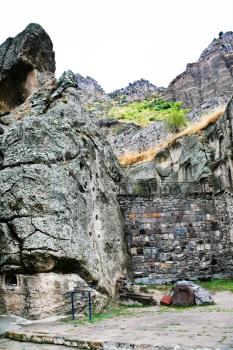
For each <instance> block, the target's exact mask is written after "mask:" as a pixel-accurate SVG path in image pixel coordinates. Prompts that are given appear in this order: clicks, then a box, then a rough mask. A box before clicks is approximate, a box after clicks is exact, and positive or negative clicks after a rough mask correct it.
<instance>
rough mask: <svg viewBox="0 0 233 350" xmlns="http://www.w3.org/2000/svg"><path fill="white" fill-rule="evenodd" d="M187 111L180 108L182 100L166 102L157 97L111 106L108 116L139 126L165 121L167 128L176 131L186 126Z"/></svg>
mask: <svg viewBox="0 0 233 350" xmlns="http://www.w3.org/2000/svg"><path fill="white" fill-rule="evenodd" d="M187 112H188V110H187V109H183V108H182V102H168V101H165V100H163V99H162V98H158V97H157V98H150V99H146V100H144V101H137V102H131V103H129V104H127V105H125V106H116V107H112V108H111V109H110V110H109V112H108V116H109V117H111V118H115V119H118V120H123V121H128V122H133V123H136V124H138V125H141V126H146V125H148V124H150V123H151V122H155V121H165V122H166V124H167V126H168V128H169V129H171V130H174V131H177V130H179V129H181V128H182V127H184V126H186V124H187V118H186V115H187Z"/></svg>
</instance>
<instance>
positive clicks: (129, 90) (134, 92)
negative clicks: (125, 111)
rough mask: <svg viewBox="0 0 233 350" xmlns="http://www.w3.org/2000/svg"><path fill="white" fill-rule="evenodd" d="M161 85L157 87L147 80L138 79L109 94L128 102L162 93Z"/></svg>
mask: <svg viewBox="0 0 233 350" xmlns="http://www.w3.org/2000/svg"><path fill="white" fill-rule="evenodd" d="M164 90H165V89H164V88H163V87H157V86H155V85H154V84H152V83H150V82H149V81H148V80H145V79H140V80H136V81H134V82H133V83H130V84H129V85H128V86H127V87H125V88H122V89H118V90H115V91H113V92H111V93H110V94H109V96H110V97H111V98H112V99H113V100H117V101H119V100H120V101H121V102H122V103H129V102H133V101H140V100H144V99H145V98H148V97H150V96H154V95H158V94H162V93H163V92H164Z"/></svg>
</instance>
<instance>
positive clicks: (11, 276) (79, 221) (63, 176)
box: [0, 24, 126, 318]
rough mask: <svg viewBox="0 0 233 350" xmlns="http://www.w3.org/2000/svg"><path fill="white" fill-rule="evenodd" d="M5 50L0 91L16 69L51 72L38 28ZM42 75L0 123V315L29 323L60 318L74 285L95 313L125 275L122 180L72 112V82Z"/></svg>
mask: <svg viewBox="0 0 233 350" xmlns="http://www.w3.org/2000/svg"><path fill="white" fill-rule="evenodd" d="M41 41H42V42H41ZM8 42H9V48H8V49H6V50H5V58H3V59H2V70H1V72H2V74H1V77H2V83H4V81H8V80H9V79H11V77H12V72H16V73H17V74H18V71H17V70H15V67H16V66H17V67H20V70H21V68H22V66H21V65H22V64H23V65H26V66H27V67H28V69H29V71H30V70H31V71H36V72H39V73H42V74H44V73H47V72H48V73H49V75H50V73H52V72H53V71H54V69H55V66H54V55H53V52H52V43H51V41H50V39H49V37H48V36H47V34H46V33H45V32H44V30H43V29H42V28H41V27H40V26H39V25H34V24H33V25H29V26H28V27H27V28H26V30H25V31H24V32H22V33H20V34H19V35H18V36H17V37H16V38H15V39H9V40H8ZM3 46H4V47H5V46H6V44H3ZM12 50H13V51H15V56H13V53H12ZM0 57H1V56H0ZM7 67H9V69H8V70H7ZM21 71H22V70H21ZM7 73H8V75H7ZM50 76H51V78H52V80H53V84H52V85H51V84H47V85H43V84H42V85H39V86H38V87H37V89H36V91H35V92H34V93H33V94H31V95H30V96H29V97H28V98H27V100H26V101H25V103H23V104H20V102H23V101H24V99H22V100H19V101H18V102H17V104H16V105H14V104H11V105H10V104H8V107H11V108H12V110H11V112H10V113H5V114H4V115H2V116H1V120H0V122H1V133H0V271H1V273H0V279H1V289H0V293H1V295H2V299H1V303H0V312H4V313H6V312H11V313H16V314H20V315H23V316H26V317H30V318H38V317H45V316H46V315H48V314H53V313H59V312H63V313H64V312H66V311H67V310H68V309H67V308H68V307H70V306H69V302H68V303H67V301H66V298H67V294H66V293H67V292H69V291H70V290H72V289H73V288H74V286H77V287H82V286H87V285H93V286H95V288H96V290H97V296H98V298H99V299H98V300H99V305H101V304H102V303H103V302H106V300H107V299H108V298H109V297H111V296H113V295H114V293H115V283H116V280H117V279H118V278H119V277H120V276H122V275H123V274H124V272H125V270H126V268H125V263H126V253H125V245H124V237H123V227H122V225H123V224H122V220H121V213H120V208H119V205H118V201H117V193H116V184H117V183H118V182H119V181H120V180H121V179H122V176H123V175H122V171H121V169H120V168H119V166H118V163H117V161H116V159H115V156H114V154H113V152H112V150H111V147H110V145H109V144H108V143H107V142H106V140H105V139H104V138H103V137H102V134H101V133H100V132H99V127H98V125H97V124H95V122H94V121H93V120H92V118H91V117H90V116H88V115H87V114H86V113H84V112H83V111H82V110H81V106H80V103H79V91H78V83H77V78H76V76H75V75H74V74H73V73H72V72H70V71H68V72H65V73H64V74H63V76H62V77H61V78H60V79H59V81H58V83H57V84H56V85H55V84H54V81H55V80H54V77H53V76H52V75H50ZM17 82H18V84H19V86H18V84H15V86H14V91H13V93H15V94H16V95H17V96H18V89H19V88H20V89H21V85H20V84H21V80H20V79H19V80H17ZM38 84H39V83H38ZM1 86H2V85H1V83H0V91H1ZM7 91H9V90H7ZM29 92H31V90H28V93H29ZM18 104H19V105H18ZM13 107H15V108H14V109H13ZM46 284H49V287H48V288H47V290H48V296H47V298H46V300H43V299H44V298H45V294H44V293H45V290H46ZM43 301H44V302H43Z"/></svg>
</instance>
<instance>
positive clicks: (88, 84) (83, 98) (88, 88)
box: [76, 73, 110, 104]
mask: <svg viewBox="0 0 233 350" xmlns="http://www.w3.org/2000/svg"><path fill="white" fill-rule="evenodd" d="M76 80H77V84H78V90H79V96H80V102H81V103H83V104H85V103H87V102H88V103H91V102H95V101H108V100H110V98H109V96H108V95H107V94H106V93H105V91H104V89H103V88H102V87H101V86H100V85H99V84H98V83H97V81H96V80H95V79H93V78H91V77H89V76H87V77H83V76H82V75H81V74H79V73H78V74H76Z"/></svg>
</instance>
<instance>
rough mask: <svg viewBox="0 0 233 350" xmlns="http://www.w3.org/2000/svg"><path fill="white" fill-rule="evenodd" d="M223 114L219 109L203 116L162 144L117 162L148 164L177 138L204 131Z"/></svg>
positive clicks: (126, 155)
mask: <svg viewBox="0 0 233 350" xmlns="http://www.w3.org/2000/svg"><path fill="white" fill-rule="evenodd" d="M224 112H225V108H224V107H219V108H218V109H217V110H215V111H214V112H212V113H210V114H206V115H204V116H203V118H202V119H201V120H200V121H198V122H196V123H193V124H190V125H189V126H187V127H186V128H185V129H183V130H182V131H180V132H178V133H176V134H173V135H172V136H170V137H169V138H167V139H166V140H164V141H163V142H160V143H159V144H158V145H155V147H153V148H149V149H148V150H146V151H143V152H138V153H137V152H136V153H128V154H124V155H123V156H120V157H118V160H119V162H120V164H121V165H123V166H127V165H132V164H138V163H143V162H150V161H152V160H153V159H154V157H155V156H156V155H157V154H158V152H159V151H160V150H161V149H163V148H166V147H169V146H171V145H172V144H174V143H175V142H176V141H177V140H178V139H179V138H181V137H184V136H188V135H194V134H198V133H200V132H201V131H202V130H204V129H206V128H207V127H208V126H210V125H212V124H214V123H216V121H217V120H218V119H219V118H220V117H221V116H222V115H223V114H224Z"/></svg>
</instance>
